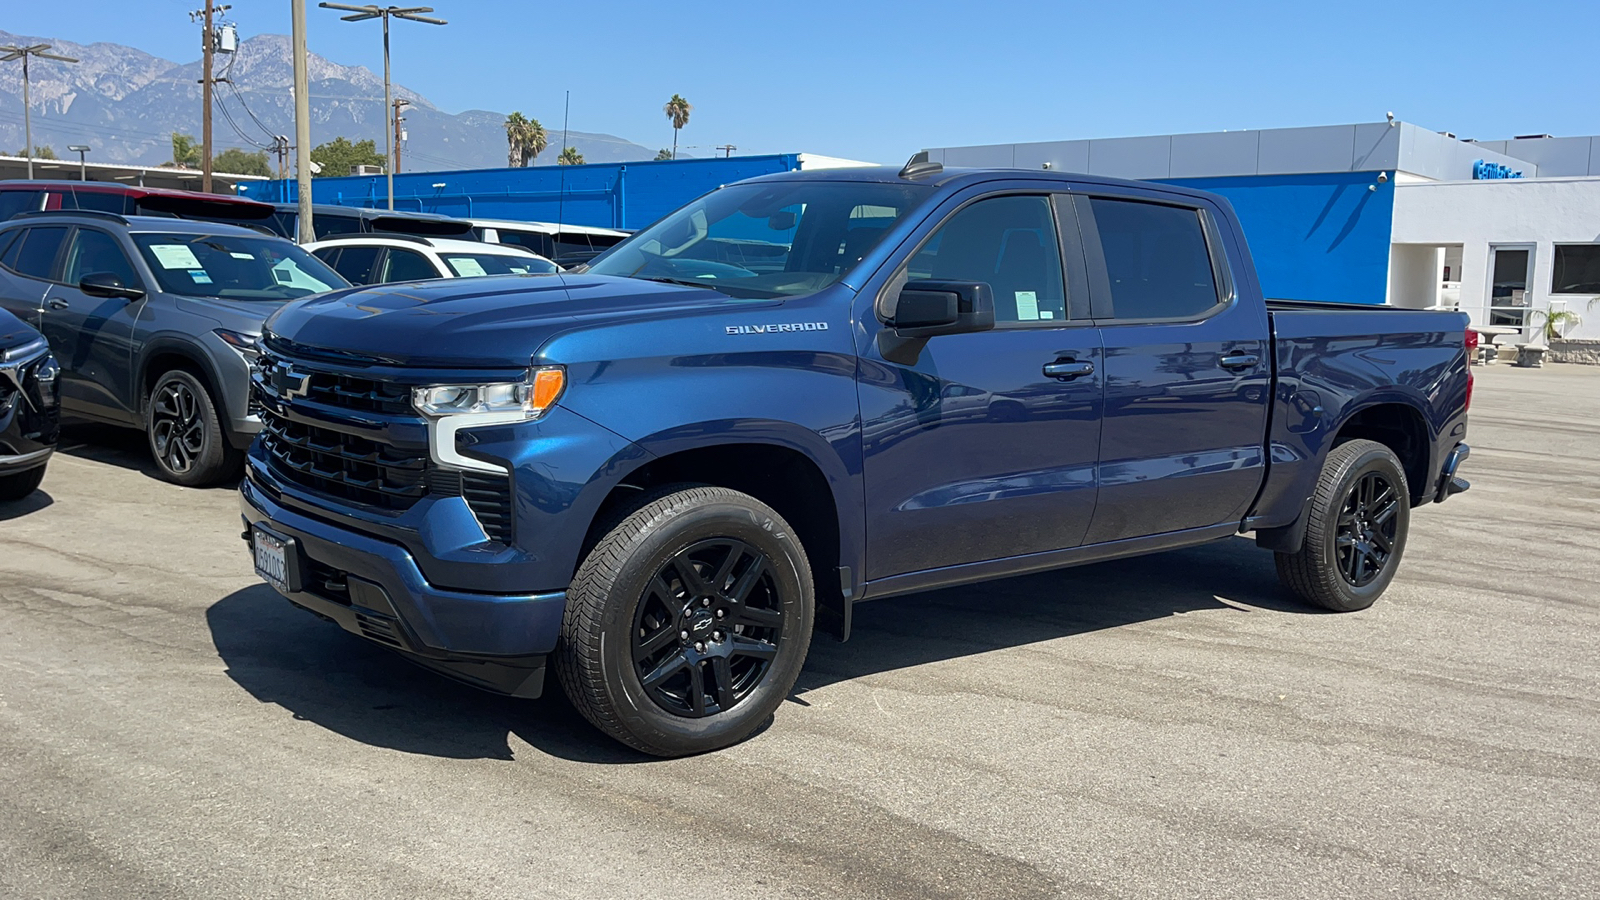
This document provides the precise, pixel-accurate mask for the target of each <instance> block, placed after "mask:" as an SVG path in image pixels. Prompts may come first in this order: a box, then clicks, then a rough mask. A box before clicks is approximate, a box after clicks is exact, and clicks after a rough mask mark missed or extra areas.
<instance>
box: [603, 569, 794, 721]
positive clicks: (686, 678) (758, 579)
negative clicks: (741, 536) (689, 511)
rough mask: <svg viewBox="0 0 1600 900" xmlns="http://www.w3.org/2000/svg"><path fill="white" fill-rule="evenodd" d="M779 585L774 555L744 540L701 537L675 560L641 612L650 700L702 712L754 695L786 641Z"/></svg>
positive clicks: (637, 657) (636, 652) (639, 653)
mask: <svg viewBox="0 0 1600 900" xmlns="http://www.w3.org/2000/svg"><path fill="white" fill-rule="evenodd" d="M777 591H778V588H777V585H776V583H775V582H774V581H773V577H772V561H771V560H770V559H769V558H768V557H767V555H766V554H765V553H764V552H762V551H761V550H759V549H757V548H755V547H753V546H751V545H750V544H747V543H745V542H744V541H740V540H734V539H728V538H714V539H711V540H704V541H699V542H697V543H694V544H692V545H690V546H688V547H685V548H684V549H682V550H680V551H678V552H677V553H676V554H674V555H673V556H672V558H670V559H668V560H667V561H666V563H665V564H663V565H662V566H661V568H660V569H659V570H658V571H657V572H656V574H655V575H654V576H653V577H652V578H651V579H650V582H649V584H648V585H647V586H646V588H645V591H644V596H642V597H641V598H640V599H639V603H638V607H637V611H636V612H635V613H634V628H633V632H634V638H633V660H634V664H635V665H636V666H637V667H638V672H639V681H640V683H641V684H642V685H643V686H644V689H645V691H646V693H648V694H649V696H650V699H651V700H654V701H655V702H656V704H657V705H659V706H660V707H661V708H662V709H665V710H667V711H668V712H670V713H673V714H675V715H679V716H686V717H691V718H699V717H702V716H708V715H714V714H716V713H721V712H727V711H729V710H731V709H733V708H734V707H736V706H737V705H738V704H739V703H740V702H741V701H743V700H744V699H745V698H746V697H748V696H749V695H750V693H751V691H753V690H754V689H755V687H756V686H757V685H759V684H760V683H761V680H762V678H764V677H765V676H766V674H767V670H768V669H770V668H771V667H772V661H773V660H774V659H776V658H777V656H778V645H779V642H780V641H782V639H783V610H782V606H781V604H780V602H779V600H778V594H777Z"/></svg>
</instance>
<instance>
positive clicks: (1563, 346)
mask: <svg viewBox="0 0 1600 900" xmlns="http://www.w3.org/2000/svg"><path fill="white" fill-rule="evenodd" d="M1597 305H1600V297H1594V298H1592V299H1590V300H1589V302H1588V304H1587V305H1586V309H1587V310H1588V311H1591V312H1592V311H1594V309H1595V307H1596V306H1597ZM1533 315H1534V321H1535V322H1537V323H1539V326H1540V327H1539V333H1540V337H1541V342H1542V343H1543V344H1544V345H1545V346H1547V347H1549V348H1550V349H1549V355H1550V361H1551V362H1573V363H1587V364H1589V365H1600V340H1573V339H1570V338H1567V337H1565V335H1566V333H1567V332H1569V331H1571V330H1572V329H1573V328H1576V327H1577V326H1579V325H1581V324H1583V317H1582V316H1581V315H1579V314H1578V313H1576V312H1574V311H1573V310H1570V309H1557V310H1542V309H1540V310H1534V311H1533Z"/></svg>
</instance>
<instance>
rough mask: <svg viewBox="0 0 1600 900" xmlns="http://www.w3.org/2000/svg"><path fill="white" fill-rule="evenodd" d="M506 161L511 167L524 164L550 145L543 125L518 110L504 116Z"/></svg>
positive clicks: (535, 157)
mask: <svg viewBox="0 0 1600 900" xmlns="http://www.w3.org/2000/svg"><path fill="white" fill-rule="evenodd" d="M505 129H506V145H507V146H506V162H507V164H509V165H510V166H512V167H513V168H520V167H523V166H526V165H527V164H528V163H530V162H532V161H533V160H535V159H537V158H538V156H539V154H541V153H543V152H544V148H545V147H548V146H549V145H550V138H549V136H548V135H547V134H545V130H544V126H543V125H540V124H539V120H538V119H530V118H527V117H526V116H524V115H523V114H522V113H520V112H513V113H512V114H511V115H509V116H506V124H505Z"/></svg>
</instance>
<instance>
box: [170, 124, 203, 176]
mask: <svg viewBox="0 0 1600 900" xmlns="http://www.w3.org/2000/svg"><path fill="white" fill-rule="evenodd" d="M168 165H172V166H177V167H178V168H180V169H198V168H199V167H200V145H199V144H198V143H196V141H195V139H194V135H192V134H180V133H178V132H176V131H174V132H173V133H172V162H170V163H168Z"/></svg>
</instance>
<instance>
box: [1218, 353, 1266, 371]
mask: <svg viewBox="0 0 1600 900" xmlns="http://www.w3.org/2000/svg"><path fill="white" fill-rule="evenodd" d="M1218 362H1219V363H1220V364H1221V365H1222V367H1223V368H1224V369H1253V368H1255V366H1256V363H1259V362H1261V357H1259V356H1257V355H1255V354H1254V353H1230V354H1229V355H1227V356H1224V357H1223V358H1222V359H1220V360H1218Z"/></svg>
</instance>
